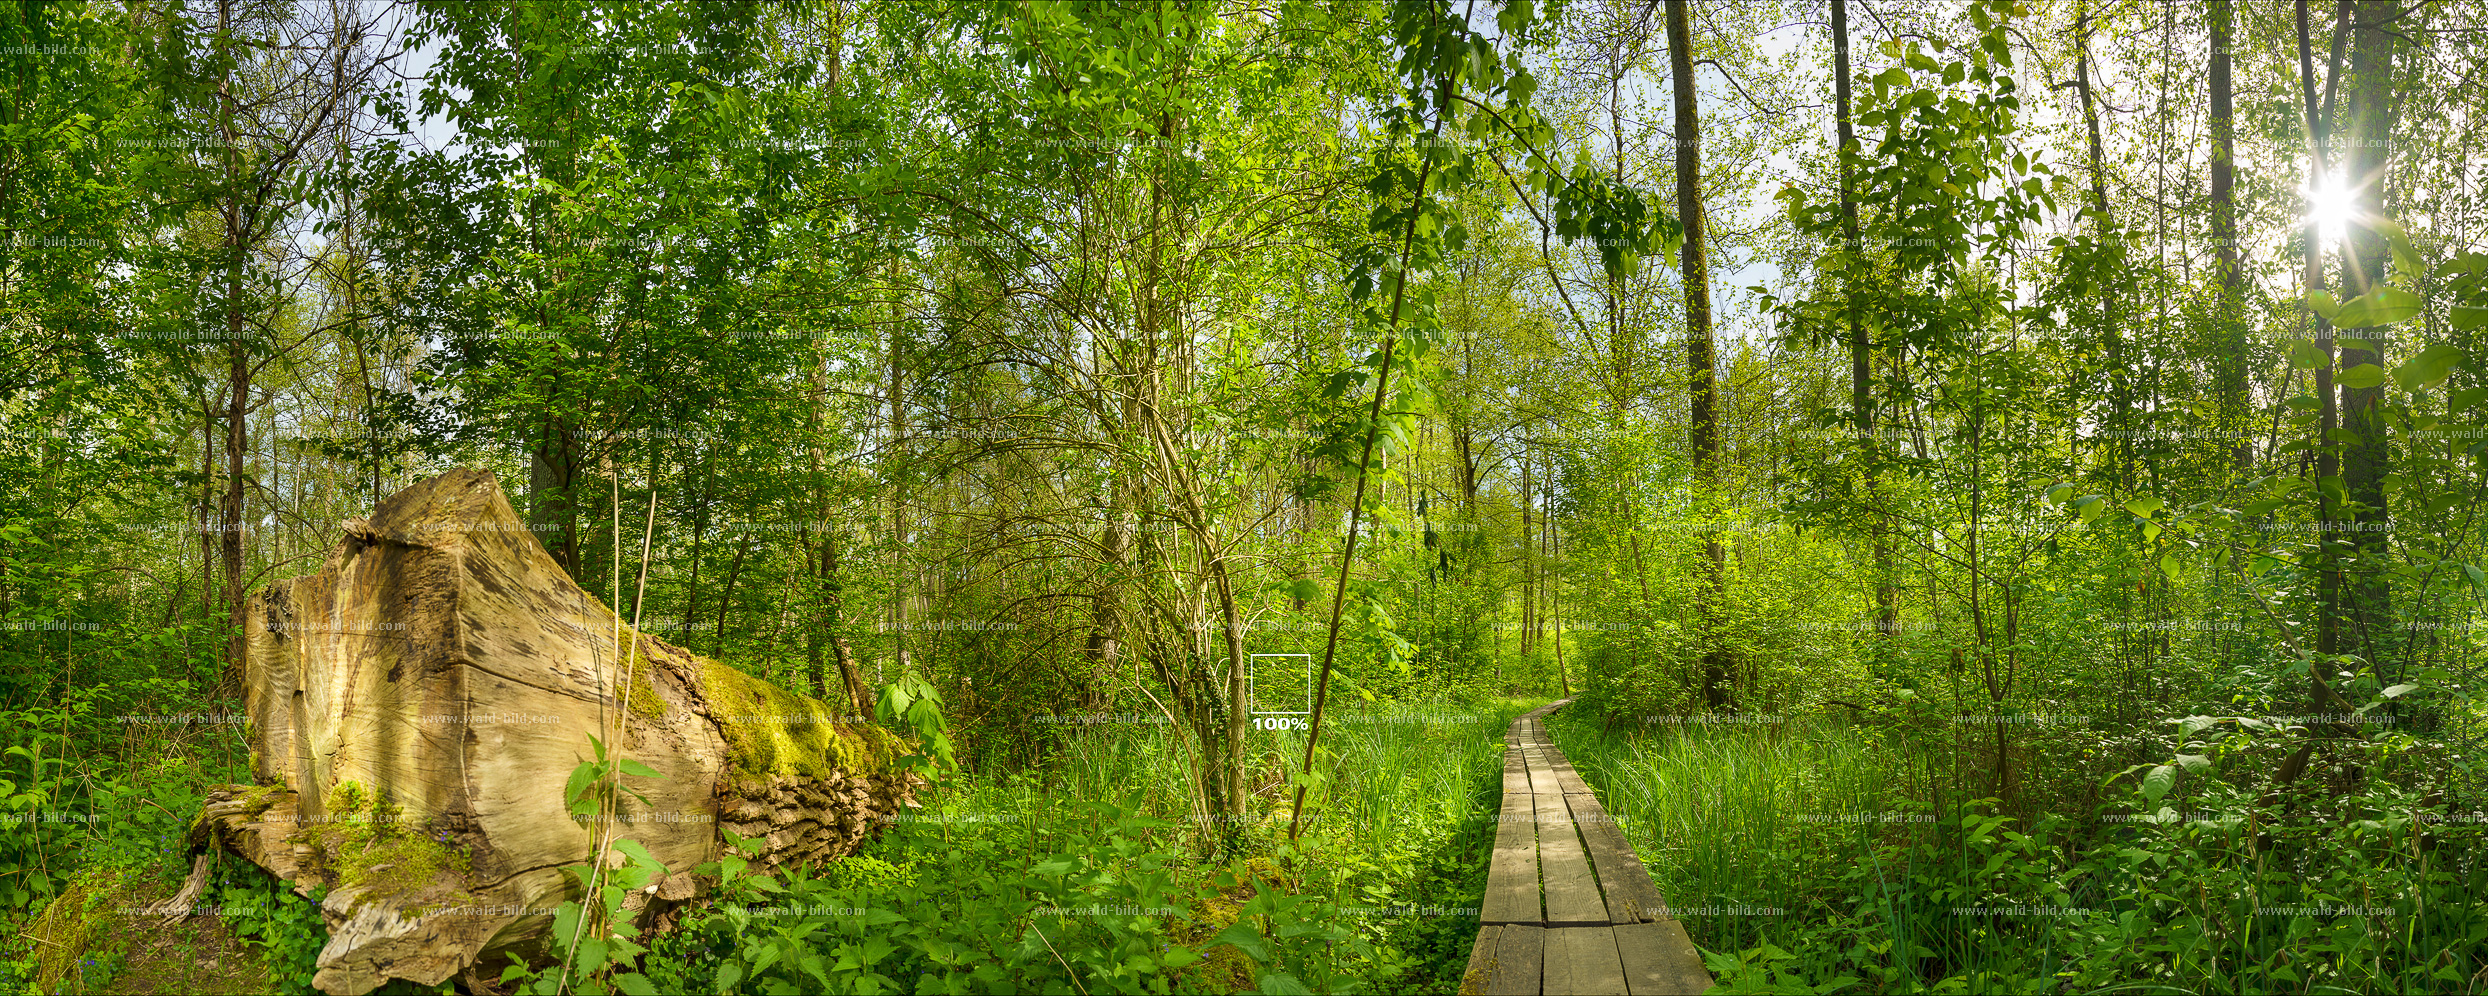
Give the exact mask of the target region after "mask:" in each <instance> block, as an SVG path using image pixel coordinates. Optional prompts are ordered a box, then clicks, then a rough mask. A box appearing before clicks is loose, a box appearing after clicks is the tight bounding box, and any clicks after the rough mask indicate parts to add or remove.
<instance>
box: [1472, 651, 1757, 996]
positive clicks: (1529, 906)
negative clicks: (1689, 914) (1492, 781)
mask: <svg viewBox="0 0 2488 996" xmlns="http://www.w3.org/2000/svg"><path fill="white" fill-rule="evenodd" d="M1569 701H1571V700H1570V699H1565V700H1563V701H1562V702H1555V703H1551V704H1549V705H1546V706H1544V707H1541V708H1539V709H1538V710H1537V711H1535V712H1531V713H1529V714H1528V715H1525V716H1522V717H1521V718H1519V719H1516V720H1513V721H1512V730H1511V733H1510V735H1509V736H1508V737H1506V738H1505V741H1504V742H1505V743H1506V744H1507V747H1506V749H1505V751H1504V754H1503V816H1502V822H1501V823H1500V824H1499V825H1498V826H1497V827H1496V828H1495V850H1494V864H1493V866H1492V867H1491V868H1490V869H1489V870H1488V871H1487V873H1486V901H1485V905H1484V907H1483V910H1482V912H1481V913H1480V914H1479V916H1478V921H1479V923H1480V924H1481V926H1480V927H1479V928H1478V931H1477V946H1476V947H1475V948H1473V949H1471V954H1470V955H1469V969H1468V973H1467V974H1466V975H1464V976H1463V977H1462V978H1461V982H1460V992H1461V993H1463V994H1495V993H1528V994H1536V993H1541V992H1543V993H1629V994H1641V993H1699V992H1701V991H1702V990H1704V989H1708V988H1710V984H1711V977H1710V973H1708V972H1705V971H1703V969H1702V958H1701V955H1700V954H1699V953H1698V952H1696V951H1695V950H1694V949H1693V941H1692V939H1690V938H1688V937H1686V936H1685V928H1684V925H1683V924H1682V923H1679V922H1677V921H1676V920H1675V919H1674V918H1672V917H1669V916H1667V915H1666V914H1665V908H1666V907H1665V904H1664V903H1663V902H1661V901H1660V899H1659V890H1658V888H1657V887H1655V886H1653V885H1651V884H1650V873H1649V872H1648V871H1647V870H1645V869H1643V868H1642V866H1641V859H1640V858H1638V857H1635V856H1634V854H1633V847H1632V845H1631V844H1628V843H1625V841H1624V832H1623V830H1622V828H1620V827H1618V826H1616V823H1615V821H1614V820H1613V819H1611V818H1609V817H1608V816H1607V811H1606V809H1604V808H1602V807H1601V806H1599V804H1598V797H1597V796H1594V795H1591V794H1590V788H1589V786H1588V785H1587V784H1586V783H1584V782H1582V781H1581V777H1580V776H1579V775H1576V774H1574V773H1573V771H1572V762H1570V761H1567V760H1565V759H1564V752H1563V751H1560V750H1557V749H1556V748H1555V742H1554V740H1553V739H1551V738H1549V737H1548V736H1547V733H1546V726H1545V724H1544V722H1543V719H1544V718H1545V716H1546V715H1547V714H1548V713H1551V712H1554V711H1555V710H1556V709H1557V708H1559V707H1561V706H1562V705H1563V704H1564V702H1569Z"/></svg>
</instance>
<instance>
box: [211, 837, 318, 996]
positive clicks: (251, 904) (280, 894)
mask: <svg viewBox="0 0 2488 996" xmlns="http://www.w3.org/2000/svg"><path fill="white" fill-rule="evenodd" d="M216 874H217V878H216V887H215V888H214V889H211V890H209V897H210V901H211V903H212V905H214V906H215V908H216V913H217V915H218V916H220V917H222V918H223V920H224V922H225V926H226V927H227V928H228V929H230V930H232V931H233V933H234V936H236V937H239V938H241V939H243V940H244V941H247V942H249V943H250V944H251V945H252V946H253V947H256V948H258V949H259V955H260V960H261V961H262V962H263V963H265V964H266V965H267V969H268V979H269V981H270V982H271V983H272V984H273V987H274V989H275V991H276V992H278V993H283V994H287V996H295V994H311V993H317V992H319V989H318V988H317V987H315V986H313V985H312V984H311V977H312V976H313V975H314V974H316V972H317V970H318V969H317V964H318V961H319V955H320V949H321V948H322V947H324V946H326V945H327V944H328V924H327V922H326V921H325V920H323V919H322V918H321V916H320V901H321V900H322V899H323V898H325V897H326V896H327V894H328V888H327V886H314V887H313V888H312V889H311V893H310V895H309V896H308V897H307V898H306V897H305V896H303V895H301V894H298V893H296V892H295V891H294V890H293V888H292V887H291V885H289V884H288V883H285V882H280V881H278V880H276V879H275V878H273V877H270V876H269V875H268V873H266V872H264V871H261V870H259V869H258V868H257V867H255V866H253V865H250V864H247V863H244V862H240V861H235V860H232V859H225V860H223V861H222V862H220V864H219V866H218V868H217V873H216Z"/></svg>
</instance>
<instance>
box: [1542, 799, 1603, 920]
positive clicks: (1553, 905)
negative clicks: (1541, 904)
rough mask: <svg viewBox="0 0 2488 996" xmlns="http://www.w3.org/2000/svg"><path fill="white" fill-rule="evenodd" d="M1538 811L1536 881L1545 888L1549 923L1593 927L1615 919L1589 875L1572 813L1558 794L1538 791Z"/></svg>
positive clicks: (1588, 867) (1588, 865)
mask: <svg viewBox="0 0 2488 996" xmlns="http://www.w3.org/2000/svg"><path fill="white" fill-rule="evenodd" d="M1537 810H1538V880H1539V882H1540V883H1541V884H1543V885H1544V887H1545V893H1546V922H1547V924H1548V925H1549V926H1582V927H1586V926H1593V925H1600V924H1608V923H1613V922H1615V921H1614V920H1612V919H1610V918H1609V916H1608V914H1607V900H1606V897H1605V896H1603V895H1601V894H1600V893H1599V891H1598V880H1597V879H1594V878H1592V877H1590V862H1589V857H1588V856H1587V855H1586V854H1584V853H1583V852H1582V850H1581V837H1580V835H1579V834H1578V833H1577V832H1576V831H1575V830H1574V829H1573V826H1572V813H1571V811H1570V810H1569V809H1568V808H1566V807H1565V805H1564V797H1563V795H1562V794H1561V793H1550V792H1541V793H1539V794H1538V796H1537Z"/></svg>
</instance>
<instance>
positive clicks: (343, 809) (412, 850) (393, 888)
mask: <svg viewBox="0 0 2488 996" xmlns="http://www.w3.org/2000/svg"><path fill="white" fill-rule="evenodd" d="M303 836H304V837H305V838H306V839H307V840H308V841H309V842H310V843H311V844H312V846H314V847H317V848H319V850H320V857H321V863H322V864H323V865H324V866H325V867H326V868H327V869H328V870H329V871H332V872H334V873H335V874H336V876H337V882H338V883H340V884H342V885H347V886H352V887H355V888H359V889H362V890H363V891H364V893H365V894H366V895H368V896H372V897H384V896H406V895H412V894H415V893H417V892H421V891H422V890H424V889H426V888H429V887H431V886H432V884H433V882H434V880H435V879H437V878H439V877H440V875H441V873H442V872H444V871H447V872H455V873H457V875H459V876H461V878H463V876H464V875H465V874H466V873H467V872H469V871H472V870H473V865H472V864H471V863H470V862H469V859H468V856H467V853H466V851H465V849H463V848H460V847H458V846H456V845H454V844H452V843H450V840H451V838H450V836H449V835H448V834H447V833H445V832H442V831H439V830H430V831H426V830H425V829H423V828H419V827H414V826H412V825H410V824H408V823H407V822H406V818H405V813H404V812H403V811H402V810H401V809H399V808H398V806H397V805H395V804H394V803H391V802H390V801H389V800H388V799H387V798H385V797H383V796H381V795H380V794H378V793H375V792H372V791H371V790H369V789H366V788H364V787H363V786H362V785H361V784H359V783H356V782H353V781H344V782H339V783H337V785H336V786H335V787H333V788H331V789H329V791H328V812H327V814H326V818H325V819H324V820H322V821H321V822H319V823H315V824H313V825H312V826H311V827H310V828H309V829H308V830H306V831H304V833H303ZM470 898H471V897H469V896H467V894H466V892H465V891H464V890H458V891H456V892H455V893H453V894H452V895H451V896H449V897H446V900H445V903H444V904H433V905H456V904H457V903H459V902H464V901H468V900H469V899H470ZM429 908H430V907H429V906H424V907H409V908H408V909H407V910H406V911H405V912H406V914H407V915H409V916H420V915H422V913H423V912H424V910H426V909H429Z"/></svg>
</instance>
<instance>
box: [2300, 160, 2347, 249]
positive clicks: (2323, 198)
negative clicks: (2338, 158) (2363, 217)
mask: <svg viewBox="0 0 2488 996" xmlns="http://www.w3.org/2000/svg"><path fill="white" fill-rule="evenodd" d="M2298 192H2299V193H2301V194H2304V195H2305V196H2306V199H2307V224H2309V225H2311V226H2314V228H2315V231H2316V234H2317V235H2318V236H2320V237H2321V238H2322V239H2323V240H2324V241H2325V242H2327V243H2333V242H2339V241H2341V236H2342V234H2343V233H2345V232H2347V231H2349V228H2350V219H2351V217H2352V215H2353V214H2355V213H2356V211H2357V207H2358V195H2357V194H2356V193H2354V192H2353V191H2352V190H2351V189H2350V188H2349V186H2348V185H2347V184H2344V183H2342V182H2341V178H2340V177H2337V176H2327V177H2325V178H2324V179H2323V180H2322V181H2321V182H2319V183H2317V184H2316V185H2314V186H2312V187H2300V188H2298Z"/></svg>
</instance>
